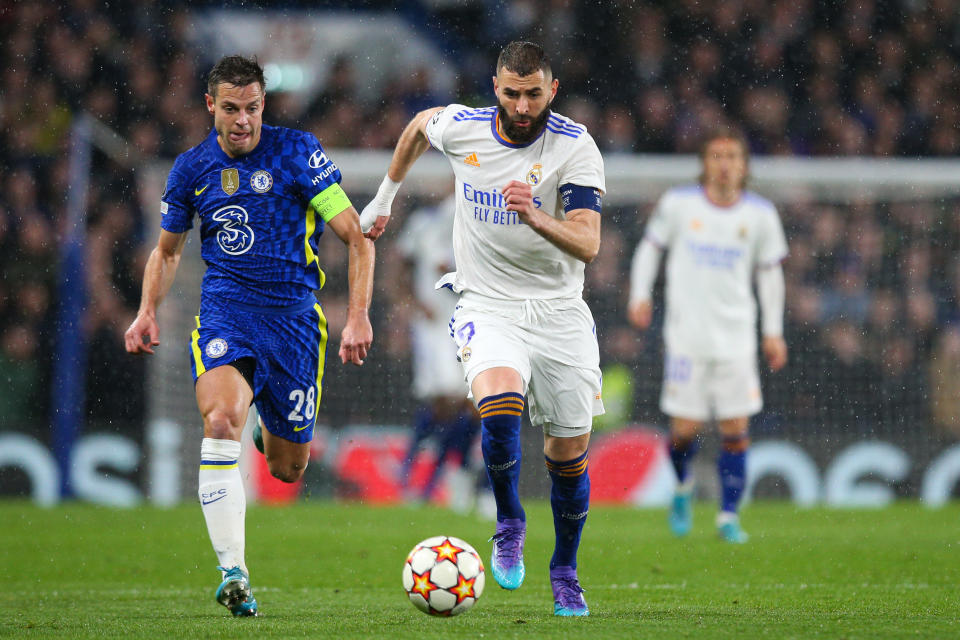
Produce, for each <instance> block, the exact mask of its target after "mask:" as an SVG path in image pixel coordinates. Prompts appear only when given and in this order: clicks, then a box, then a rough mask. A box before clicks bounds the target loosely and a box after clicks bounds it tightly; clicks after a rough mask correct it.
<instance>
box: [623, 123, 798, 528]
mask: <svg viewBox="0 0 960 640" xmlns="http://www.w3.org/2000/svg"><path fill="white" fill-rule="evenodd" d="M700 160H701V164H702V169H703V171H702V174H701V180H700V182H701V183H700V184H699V185H695V186H689V187H680V188H676V189H671V190H670V191H667V192H666V193H665V194H664V195H663V196H662V197H661V198H660V201H659V202H658V203H657V206H656V209H655V210H654V212H653V215H652V217H651V219H650V222H649V223H648V224H647V228H646V231H645V234H644V237H643V240H641V242H640V245H639V246H638V248H637V251H636V253H635V255H634V259H633V266H632V273H631V278H630V280H631V282H630V303H629V306H628V318H629V320H630V322H631V324H633V325H634V326H635V327H637V328H638V329H646V328H647V327H649V326H650V321H651V317H652V308H653V307H652V302H651V296H652V290H653V283H654V281H655V280H656V276H657V271H658V269H659V266H660V259H661V256H662V254H663V252H664V251H669V253H670V255H669V257H668V258H667V272H666V319H665V320H664V331H663V334H664V341H665V343H666V360H665V363H664V376H663V388H662V392H661V395H660V408H661V409H662V410H663V412H664V413H666V414H667V415H668V416H670V418H671V420H670V450H669V453H670V459H671V461H672V463H673V467H674V470H675V471H676V474H677V482H678V488H677V491H676V493H675V495H674V498H673V504H672V506H671V509H670V517H669V523H670V528H671V529H672V531H673V533H674V534H675V535H677V536H684V535H686V534H687V533H689V531H690V528H691V526H692V524H693V515H692V509H691V498H692V492H693V476H692V474H691V473H690V462H691V459H692V458H693V456H694V455H695V454H696V452H697V448H698V445H697V434H698V432H699V430H700V428H701V427H702V426H703V423H704V422H705V421H707V420H709V419H711V418H712V419H714V420H715V421H716V423H717V427H718V428H719V431H720V436H721V438H722V444H721V450H720V455H719V457H718V458H717V472H718V474H719V479H720V493H721V495H720V511H719V513H718V514H717V520H716V526H717V532H718V534H719V535H720V537H721V538H722V539H723V540H726V541H727V542H732V543H743V542H746V541H747V538H748V536H747V534H746V533H745V532H744V531H743V529H742V527H741V526H740V520H739V517H738V507H739V504H740V497H741V495H742V493H743V489H744V486H745V483H746V461H747V449H748V447H749V444H750V440H749V437H748V423H749V417H750V416H752V415H754V414H755V413H757V412H759V411H760V409H761V407H762V397H761V394H760V376H759V373H758V367H757V337H756V334H757V303H756V301H755V300H754V296H753V283H754V279H755V280H756V288H757V295H758V298H759V303H760V312H761V318H762V322H761V333H762V336H763V339H762V350H763V354H764V357H765V358H766V360H767V364H768V366H769V367H770V370H771V371H779V370H780V369H782V368H783V366H784V365H785V364H786V362H787V346H786V343H785V342H784V340H783V303H784V282H783V269H782V268H781V262H782V261H783V259H784V258H785V257H786V255H787V242H786V239H785V237H784V233H783V227H782V226H781V224H780V218H779V216H778V215H777V210H776V209H775V208H774V206H773V204H771V203H770V202H768V201H767V200H765V199H763V198H761V197H760V196H758V195H756V194H755V193H752V192H750V191H747V190H745V189H744V184H745V182H746V179H747V162H748V156H747V145H746V141H745V140H744V139H743V137H741V136H740V134H739V133H737V132H735V131H733V130H721V131H718V132H716V133H714V134H712V135H711V136H709V137H708V138H707V139H706V142H705V144H704V145H703V147H702V148H701V153H700Z"/></svg>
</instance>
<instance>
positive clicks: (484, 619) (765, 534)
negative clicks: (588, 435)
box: [0, 502, 960, 640]
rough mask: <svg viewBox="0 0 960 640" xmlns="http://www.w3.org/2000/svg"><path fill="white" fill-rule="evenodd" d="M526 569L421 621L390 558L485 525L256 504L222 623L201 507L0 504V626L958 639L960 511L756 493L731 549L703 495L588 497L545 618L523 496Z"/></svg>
mask: <svg viewBox="0 0 960 640" xmlns="http://www.w3.org/2000/svg"><path fill="white" fill-rule="evenodd" d="M527 512H528V521H529V536H528V543H527V552H526V557H527V581H526V583H525V584H524V586H523V588H521V589H520V590H518V591H515V592H507V591H503V590H501V589H499V588H497V586H496V585H495V584H494V582H493V581H492V579H489V578H490V577H489V576H488V582H487V589H486V592H485V593H484V595H483V597H482V598H481V599H480V601H479V603H478V604H477V606H476V607H474V608H473V609H472V610H471V611H469V612H467V613H465V614H463V615H461V616H459V617H456V618H451V619H438V618H430V617H428V616H425V615H424V614H422V613H420V612H419V611H417V610H415V609H414V608H413V607H412V606H411V605H410V604H409V603H407V602H406V597H405V595H404V593H403V591H402V589H401V586H400V569H401V565H402V562H403V559H404V558H405V557H406V554H407V552H408V551H409V550H410V548H411V547H412V546H413V545H414V544H415V543H416V542H418V541H419V540H421V539H423V538H426V537H428V536H431V535H437V534H441V533H442V534H447V535H455V536H458V537H461V538H464V539H465V540H467V541H468V542H470V543H471V544H473V545H474V546H475V547H477V548H478V550H480V552H481V555H482V556H483V557H484V558H485V559H486V558H487V557H488V554H489V549H490V545H489V543H488V542H486V539H487V538H488V537H489V536H490V534H491V533H492V525H491V524H490V523H488V522H484V521H482V520H479V519H476V518H474V517H471V516H457V515H453V514H450V513H448V512H446V511H443V510H440V509H436V508H432V507H422V508H406V507H397V508H369V507H365V506H363V505H357V504H338V503H332V502H319V503H318V502H311V503H300V504H298V505H296V506H292V507H254V508H251V509H250V510H249V513H248V536H247V559H248V564H249V565H250V568H251V572H252V581H253V586H254V590H255V593H256V595H257V600H258V601H259V603H260V606H261V611H262V616H261V617H260V618H257V619H241V620H235V619H232V618H230V617H229V616H228V614H227V612H226V610H224V609H223V608H222V607H220V606H218V605H216V604H215V603H214V601H213V590H214V588H215V587H216V585H217V583H218V576H219V574H218V572H217V571H216V570H215V565H216V559H215V557H214V555H213V552H212V551H211V550H210V547H209V543H208V540H207V537H206V530H205V528H204V525H203V519H202V516H201V514H200V509H199V507H198V506H197V505H192V504H191V505H184V506H182V507H178V508H175V509H170V510H160V509H154V508H140V509H134V510H112V509H104V508H98V507H92V506H87V505H67V506H63V507H58V508H56V509H40V508H37V507H34V506H32V505H29V504H27V503H25V502H0V610H2V611H3V615H2V616H0V636H7V635H10V636H16V637H24V638H33V637H37V638H40V637H63V638H95V637H96V638H100V637H118V638H119V637H123V638H159V637H204V638H220V637H222V638H233V637H247V636H250V637H253V636H257V637H270V638H294V637H307V636H310V637H329V638H408V637H417V638H455V637H463V638H497V639H500V638H512V637H523V638H590V639H591V640H594V639H602V638H771V639H772V638H849V639H854V638H908V637H909V638H914V637H927V638H947V637H960V615H958V611H960V606H958V605H960V590H958V588H957V585H958V583H960V506H958V505H955V504H954V505H950V506H949V507H947V508H945V509H942V510H937V511H932V510H927V509H924V508H922V507H921V506H919V505H917V504H916V503H903V504H897V505H895V506H893V507H890V508H887V509H883V510H878V511H832V510H826V509H815V510H798V509H796V508H795V507H793V506H792V505H789V504H785V503H762V502H761V503H755V504H752V505H750V506H749V507H748V508H747V509H746V510H745V512H744V515H743V523H744V526H745V528H746V529H747V530H748V531H749V532H750V533H751V534H752V539H751V541H750V542H749V543H748V544H747V545H744V546H731V545H728V544H724V543H721V542H719V541H718V540H717V539H716V538H715V537H714V534H713V529H712V520H713V507H712V505H706V504H703V505H698V507H697V511H696V516H697V521H696V524H695V527H694V531H693V533H691V535H690V536H689V537H688V538H686V539H684V540H682V541H678V540H675V539H673V538H672V537H671V536H670V534H669V533H668V532H667V531H666V526H665V514H664V513H663V512H662V511H658V510H634V509H628V508H618V507H599V506H598V507H594V508H593V509H592V511H591V514H590V518H589V520H588V523H587V531H586V534H585V538H584V544H583V547H582V548H581V553H580V576H581V581H582V583H583V585H584V587H585V588H586V589H587V592H586V597H587V602H588V603H589V605H590V609H591V616H590V618H588V619H556V618H554V616H553V615H552V611H553V610H552V598H551V596H550V586H549V583H548V580H547V563H548V561H549V556H550V552H551V549H552V524H551V516H550V513H549V506H548V505H546V504H544V503H532V504H529V505H527Z"/></svg>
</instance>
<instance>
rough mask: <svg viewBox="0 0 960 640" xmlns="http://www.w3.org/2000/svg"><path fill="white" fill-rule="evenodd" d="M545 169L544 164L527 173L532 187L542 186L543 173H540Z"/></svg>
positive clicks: (537, 165)
mask: <svg viewBox="0 0 960 640" xmlns="http://www.w3.org/2000/svg"><path fill="white" fill-rule="evenodd" d="M542 168H543V165H542V164H539V163H538V164H535V165H533V168H532V169H530V171H527V184H528V185H530V186H531V187H535V186H537V185H538V184H540V181H541V180H542V179H543V173H542V172H541V171H540V170H541V169H542Z"/></svg>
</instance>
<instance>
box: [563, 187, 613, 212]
mask: <svg viewBox="0 0 960 640" xmlns="http://www.w3.org/2000/svg"><path fill="white" fill-rule="evenodd" d="M560 199H561V200H562V201H563V210H564V211H565V212H566V213H570V212H571V211H573V210H575V209H590V210H592V211H596V212H597V213H600V211H601V210H602V209H603V192H602V191H600V189H597V188H595V187H582V186H580V185H578V184H571V183H567V184H565V185H562V186H561V187H560Z"/></svg>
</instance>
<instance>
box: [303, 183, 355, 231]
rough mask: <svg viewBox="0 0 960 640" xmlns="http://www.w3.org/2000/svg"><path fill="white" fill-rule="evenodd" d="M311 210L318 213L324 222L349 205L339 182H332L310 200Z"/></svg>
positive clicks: (348, 200)
mask: <svg viewBox="0 0 960 640" xmlns="http://www.w3.org/2000/svg"><path fill="white" fill-rule="evenodd" d="M310 206H311V207H313V210H314V211H316V212H317V213H318V214H320V217H321V218H323V220H324V221H325V222H330V220H332V219H333V218H335V217H336V216H337V214H339V213H341V212H342V211H345V210H346V208H347V207H349V206H350V198H348V197H347V194H346V193H344V191H343V189H342V188H341V187H340V185H339V184H332V185H330V186H329V187H327V188H326V189H324V190H323V191H321V192H320V193H318V194H317V195H315V196H314V197H313V199H312V200H311V201H310Z"/></svg>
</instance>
